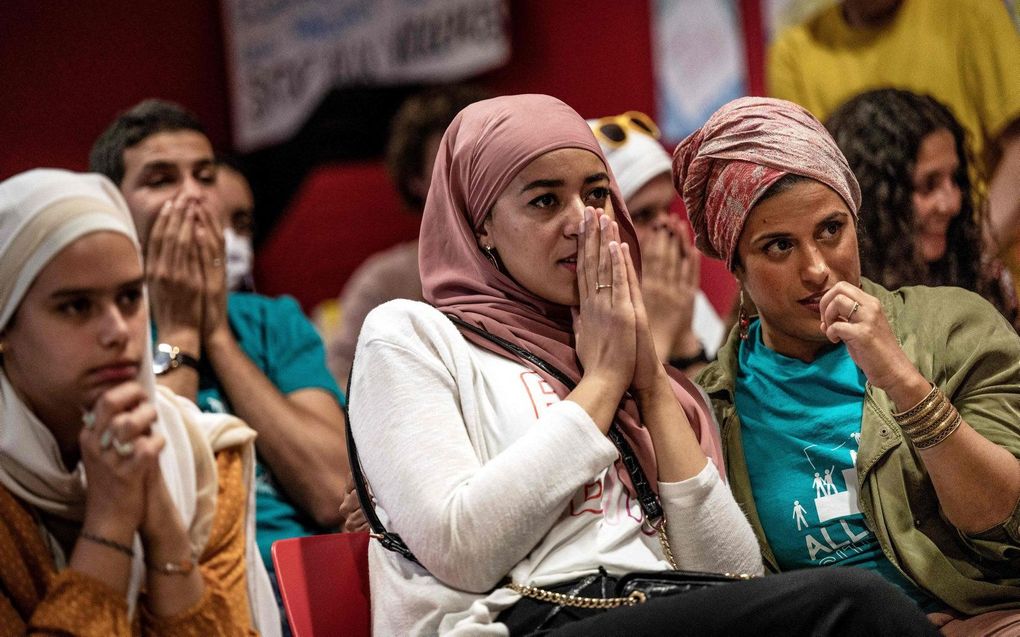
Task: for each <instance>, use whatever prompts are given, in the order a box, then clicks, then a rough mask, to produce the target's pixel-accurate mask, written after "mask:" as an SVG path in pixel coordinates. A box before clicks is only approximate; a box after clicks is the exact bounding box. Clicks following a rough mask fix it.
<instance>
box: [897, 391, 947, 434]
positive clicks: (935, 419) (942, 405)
mask: <svg viewBox="0 0 1020 637" xmlns="http://www.w3.org/2000/svg"><path fill="white" fill-rule="evenodd" d="M952 409H953V405H952V403H950V402H949V400H947V399H946V398H945V397H943V399H942V400H941V401H940V402H939V403H938V406H937V408H936V409H935V410H934V411H933V412H931V413H930V414H929V415H928V416H927V417H926V418H925V419H924V420H922V421H920V422H917V423H915V424H914V425H912V426H907V425H900V430H901V431H902V432H903V433H904V434H906V435H907V436H909V437H910V438H923V437H924V436H927V435H928V434H929V433H931V432H932V431H933V430H934V429H937V428H938V426H939V425H940V424H942V423H943V422H944V421H945V420H947V419H948V418H949V417H950V415H951V413H952Z"/></svg>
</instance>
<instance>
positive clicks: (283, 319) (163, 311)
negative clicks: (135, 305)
mask: <svg viewBox="0 0 1020 637" xmlns="http://www.w3.org/2000/svg"><path fill="white" fill-rule="evenodd" d="M89 159H90V165H91V167H92V169H93V170H95V171H97V172H100V173H102V174H104V175H107V176H108V177H110V179H111V180H112V181H113V182H114V183H116V184H117V185H118V187H119V188H120V191H121V193H122V194H123V195H124V199H125V200H126V201H127V204H128V207H129V209H130V210H131V214H132V216H133V217H134V219H135V225H136V227H137V230H138V235H139V240H140V241H141V243H142V245H143V246H144V254H145V266H146V278H147V282H148V285H149V290H150V304H151V306H152V319H153V323H154V326H155V329H156V339H157V343H158V349H157V358H156V366H157V368H156V373H157V379H158V381H159V383H160V384H161V385H164V386H167V387H169V388H171V389H172V390H173V391H175V392H176V393H178V394H180V395H181V396H185V397H186V398H189V399H191V400H194V401H195V402H196V404H198V406H199V407H200V408H201V409H202V410H203V411H206V412H225V413H233V414H235V415H237V416H239V417H241V418H242V419H243V420H244V421H245V422H247V423H248V425H249V426H251V427H252V428H253V429H255V430H256V431H257V432H258V434H259V435H258V439H257V442H256V451H257V457H256V460H257V463H256V476H257V483H256V487H257V488H256V498H257V507H256V514H257V534H258V535H257V539H258V544H259V549H260V550H261V551H262V556H263V559H264V560H265V561H266V563H267V565H270V564H271V554H270V548H271V546H272V543H273V542H274V541H275V540H278V539H283V538H290V537H296V536H303V535H311V534H314V533H321V532H324V531H328V530H331V529H335V528H337V527H338V525H339V523H340V512H339V507H340V504H341V502H342V500H343V488H344V476H345V473H346V471H347V455H346V452H345V445H344V438H343V427H344V425H343V412H342V411H341V407H340V405H341V402H342V400H343V397H342V394H341V393H340V390H339V389H338V388H337V386H336V381H334V380H333V377H332V375H331V374H330V373H329V369H328V368H327V367H326V355H325V349H324V347H323V344H322V339H321V338H320V337H319V335H318V333H317V332H316V331H315V328H314V327H313V326H312V324H311V322H310V321H309V320H308V319H307V317H305V315H304V314H303V313H302V311H301V307H300V306H299V305H298V304H297V302H296V301H295V300H294V299H292V298H290V297H281V298H275V299H272V298H268V297H265V296H262V295H258V294H251V293H246V292H228V290H227V285H226V282H227V278H226V275H225V273H224V268H223V266H224V264H225V260H226V255H225V241H224V234H225V232H224V228H223V226H224V219H226V218H227V213H226V212H224V211H223V209H222V202H221V200H220V193H219V190H218V189H217V186H216V184H217V179H218V176H219V171H218V168H219V166H218V164H217V162H216V159H215V157H214V155H213V150H212V144H211V142H210V141H209V138H208V137H206V135H205V132H204V130H203V128H202V126H201V124H200V123H199V122H198V120H197V119H196V118H195V117H194V116H193V115H192V114H190V113H188V112H187V111H186V110H184V109H183V108H181V107H180V106H178V105H176V104H171V103H168V102H163V101H159V100H148V101H145V102H142V103H140V104H138V105H137V106H135V107H134V108H132V109H129V110H128V111H126V112H124V113H122V114H120V115H119V116H118V117H117V118H116V119H115V120H114V122H113V123H112V124H111V125H110V127H109V128H108V129H107V130H106V131H105V132H104V133H103V134H102V135H101V136H100V137H99V139H97V141H96V143H95V145H94V146H93V148H92V152H91V155H90V158H89Z"/></svg>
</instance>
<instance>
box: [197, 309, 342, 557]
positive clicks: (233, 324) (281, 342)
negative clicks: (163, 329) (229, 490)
mask: <svg viewBox="0 0 1020 637" xmlns="http://www.w3.org/2000/svg"><path fill="white" fill-rule="evenodd" d="M227 320H228V321H229V323H230V328H231V330H232V331H233V333H234V337H235V338H236V339H237V343H238V345H239V346H240V347H241V349H242V350H243V351H244V353H245V354H246V355H247V356H248V358H249V359H250V360H251V361H252V362H253V363H254V364H255V366H256V367H258V368H259V370H260V371H261V372H262V373H263V374H265V375H266V378H268V379H269V381H270V382H271V383H273V385H275V386H276V388H277V389H279V390H280V392H281V393H283V394H289V393H292V392H295V391H298V390H300V389H321V390H323V391H326V392H328V393H329V394H330V395H332V396H333V397H334V398H336V400H337V402H338V403H339V404H341V405H342V404H343V395H342V394H341V393H340V390H339V389H338V388H337V385H336V381H335V380H334V379H333V376H332V374H330V372H329V369H328V368H327V367H326V352H325V349H324V347H323V345H322V339H321V338H320V337H319V334H318V332H316V331H315V328H314V327H313V326H312V324H311V322H310V321H309V320H308V318H306V317H305V315H304V313H303V312H302V311H301V306H299V305H298V303H297V301H295V300H294V299H293V298H291V297H288V296H283V297H279V298H269V297H266V296H261V295H258V294H249V293H246V292H232V293H231V294H230V295H229V296H228V298H227ZM197 403H198V406H199V408H200V409H201V410H202V411H206V412H216V413H234V408H233V405H231V404H230V401H229V400H228V399H227V397H226V394H225V393H224V392H223V390H222V387H221V386H220V383H219V382H218V381H217V379H216V377H215V375H214V374H213V371H212V368H211V367H210V366H209V364H208V362H207V361H203V362H202V369H201V372H200V374H199V383H198V400H197ZM286 426H289V427H300V426H301V423H297V422H295V423H287V424H286ZM255 524H256V541H257V543H258V545H259V551H260V552H261V553H262V561H263V562H265V565H266V568H267V569H268V570H269V572H270V575H272V574H273V560H272V556H271V553H270V547H272V545H273V542H275V541H276V540H282V539H286V538H291V537H299V536H305V535H314V534H317V533H323V532H331V531H336V530H337V529H323V528H320V527H319V526H318V525H316V524H315V521H314V520H312V518H311V517H310V516H308V515H306V514H305V513H304V512H302V511H300V510H299V509H298V508H297V507H296V506H295V505H294V504H292V503H291V502H290V500H288V499H287V497H286V496H285V495H284V494H283V492H282V491H281V490H280V488H279V485H278V484H277V482H276V480H275V478H274V477H273V473H272V471H271V470H270V469H269V467H268V466H266V465H265V463H263V462H262V460H261V458H258V457H256V464H255Z"/></svg>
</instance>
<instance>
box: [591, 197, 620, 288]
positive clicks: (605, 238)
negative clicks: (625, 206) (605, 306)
mask: <svg viewBox="0 0 1020 637" xmlns="http://www.w3.org/2000/svg"><path fill="white" fill-rule="evenodd" d="M595 212H596V216H597V217H598V224H599V249H598V278H597V279H596V281H595V288H596V291H606V290H605V289H604V288H602V289H601V290H600V289H599V288H600V286H603V285H606V284H611V285H613V286H615V285H616V279H615V278H614V275H615V274H616V260H615V259H614V258H613V255H612V253H611V250H610V247H609V244H610V242H611V241H612V231H611V226H614V225H615V224H616V222H615V221H610V219H609V216H608V215H605V214H598V213H599V211H598V210H596V211H595ZM609 291H610V292H612V291H613V290H609Z"/></svg>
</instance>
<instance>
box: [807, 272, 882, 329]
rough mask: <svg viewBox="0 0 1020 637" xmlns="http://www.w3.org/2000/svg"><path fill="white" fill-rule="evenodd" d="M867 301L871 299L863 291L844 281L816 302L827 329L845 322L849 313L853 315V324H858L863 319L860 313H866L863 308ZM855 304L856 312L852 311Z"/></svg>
mask: <svg viewBox="0 0 1020 637" xmlns="http://www.w3.org/2000/svg"><path fill="white" fill-rule="evenodd" d="M868 299H871V297H869V296H868V295H867V294H866V293H865V292H864V291H863V290H861V289H859V288H856V287H854V286H853V285H851V284H849V283H847V282H846V281H840V282H839V283H837V284H836V285H834V286H832V287H831V288H830V289H829V291H828V292H826V293H825V294H824V295H823V296H822V298H821V300H819V302H818V309H819V313H820V314H821V319H822V323H823V324H824V326H825V327H828V326H830V325H833V324H835V323H838V322H841V321H842V322H846V319H847V317H849V316H850V314H851V313H853V319H854V322H860V321H861V320H862V319H864V314H862V312H864V313H865V314H866V313H867V312H866V311H865V309H864V306H865V304H866V302H867V300H868ZM872 300H873V299H872ZM855 304H856V305H857V309H856V310H855V309H854V305H855ZM823 329H825V328H823Z"/></svg>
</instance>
